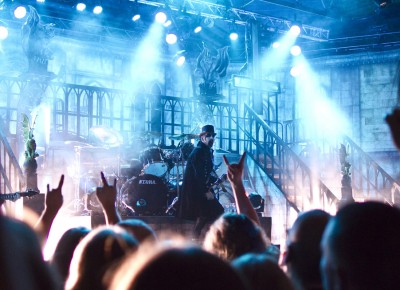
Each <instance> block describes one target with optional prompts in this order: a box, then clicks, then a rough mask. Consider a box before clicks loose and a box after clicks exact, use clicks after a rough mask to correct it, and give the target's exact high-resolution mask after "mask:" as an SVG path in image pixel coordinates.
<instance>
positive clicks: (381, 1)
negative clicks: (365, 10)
mask: <svg viewBox="0 0 400 290" xmlns="http://www.w3.org/2000/svg"><path fill="white" fill-rule="evenodd" d="M374 2H375V4H376V5H378V6H379V7H380V8H384V7H386V6H387V5H388V4H390V3H391V2H392V1H391V0H374Z"/></svg>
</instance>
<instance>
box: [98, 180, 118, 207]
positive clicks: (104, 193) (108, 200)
mask: <svg viewBox="0 0 400 290" xmlns="http://www.w3.org/2000/svg"><path fill="white" fill-rule="evenodd" d="M100 175H101V181H102V182H103V186H100V187H97V188H96V195H97V198H98V199H99V202H100V204H101V205H102V207H103V209H104V210H105V211H107V210H109V209H114V208H115V201H116V199H117V179H116V178H115V179H114V183H113V185H108V182H107V179H106V178H105V176H104V173H103V172H100Z"/></svg>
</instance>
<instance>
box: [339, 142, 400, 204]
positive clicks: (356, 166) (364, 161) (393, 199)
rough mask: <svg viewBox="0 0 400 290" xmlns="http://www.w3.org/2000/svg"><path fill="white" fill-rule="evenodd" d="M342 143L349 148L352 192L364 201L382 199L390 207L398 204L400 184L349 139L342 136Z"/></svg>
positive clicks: (399, 200) (399, 201)
mask: <svg viewBox="0 0 400 290" xmlns="http://www.w3.org/2000/svg"><path fill="white" fill-rule="evenodd" d="M343 141H344V144H348V148H349V152H348V153H349V159H350V160H349V161H350V164H351V165H352V167H351V175H352V186H353V191H356V194H358V195H359V196H360V197H362V198H365V199H383V200H384V201H385V202H387V203H389V204H391V205H394V204H399V203H400V184H399V183H398V182H397V181H396V180H395V179H394V178H393V177H391V176H390V175H389V174H388V173H387V172H386V171H385V170H384V169H383V168H382V167H380V166H379V165H378V163H376V162H375V161H374V160H373V159H372V158H371V157H370V156H369V155H368V154H367V153H365V152H364V151H363V150H362V149H361V148H360V147H359V146H358V145H357V144H356V143H355V142H354V141H353V140H352V139H351V138H350V137H348V136H343Z"/></svg>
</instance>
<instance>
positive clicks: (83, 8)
mask: <svg viewBox="0 0 400 290" xmlns="http://www.w3.org/2000/svg"><path fill="white" fill-rule="evenodd" d="M85 9H86V4H85V3H82V2H80V3H78V4H76V10H78V11H83V10H85Z"/></svg>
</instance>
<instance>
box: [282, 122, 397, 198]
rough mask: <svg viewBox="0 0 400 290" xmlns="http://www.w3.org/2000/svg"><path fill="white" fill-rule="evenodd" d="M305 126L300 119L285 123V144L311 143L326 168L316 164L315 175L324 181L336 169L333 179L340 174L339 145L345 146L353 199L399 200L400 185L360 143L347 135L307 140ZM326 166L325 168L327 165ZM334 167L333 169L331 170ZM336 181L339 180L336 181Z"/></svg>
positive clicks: (314, 152)
mask: <svg viewBox="0 0 400 290" xmlns="http://www.w3.org/2000/svg"><path fill="white" fill-rule="evenodd" d="M305 132H306V128H305V127H304V124H303V123H302V120H301V119H297V120H292V121H288V122H286V126H285V136H286V138H287V139H286V141H287V142H286V143H288V144H291V145H293V146H295V145H296V144H303V145H304V144H306V145H313V146H314V147H317V148H318V150H315V151H313V154H319V155H320V156H316V157H315V158H316V159H318V160H323V161H324V162H320V165H323V164H326V168H323V167H320V168H319V174H320V176H323V175H324V176H325V177H324V182H328V180H326V179H327V178H329V176H330V175H331V174H329V172H332V171H336V175H334V178H337V176H339V175H340V163H339V153H338V152H339V147H340V144H343V145H345V146H346V147H347V148H348V149H347V151H348V152H347V153H348V159H349V160H348V161H349V162H350V164H351V168H350V169H351V179H352V188H353V196H354V198H355V199H356V200H370V199H378V200H382V201H384V202H387V203H389V204H392V205H394V204H398V203H400V184H399V182H397V181H396V180H395V179H394V178H393V177H391V176H390V175H389V174H388V173H387V172H386V171H385V170H384V169H383V168H382V167H381V166H379V164H378V163H377V162H376V161H374V160H373V159H372V158H371V157H370V156H369V155H368V154H367V153H366V152H364V151H363V150H362V149H361V147H360V146H358V145H357V144H356V143H355V142H354V141H353V140H352V139H351V138H350V137H348V136H346V135H341V136H339V137H337V140H330V141H327V140H309V139H307V138H305ZM327 167H328V168H327ZM335 168H336V170H335ZM336 183H339V181H336Z"/></svg>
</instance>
